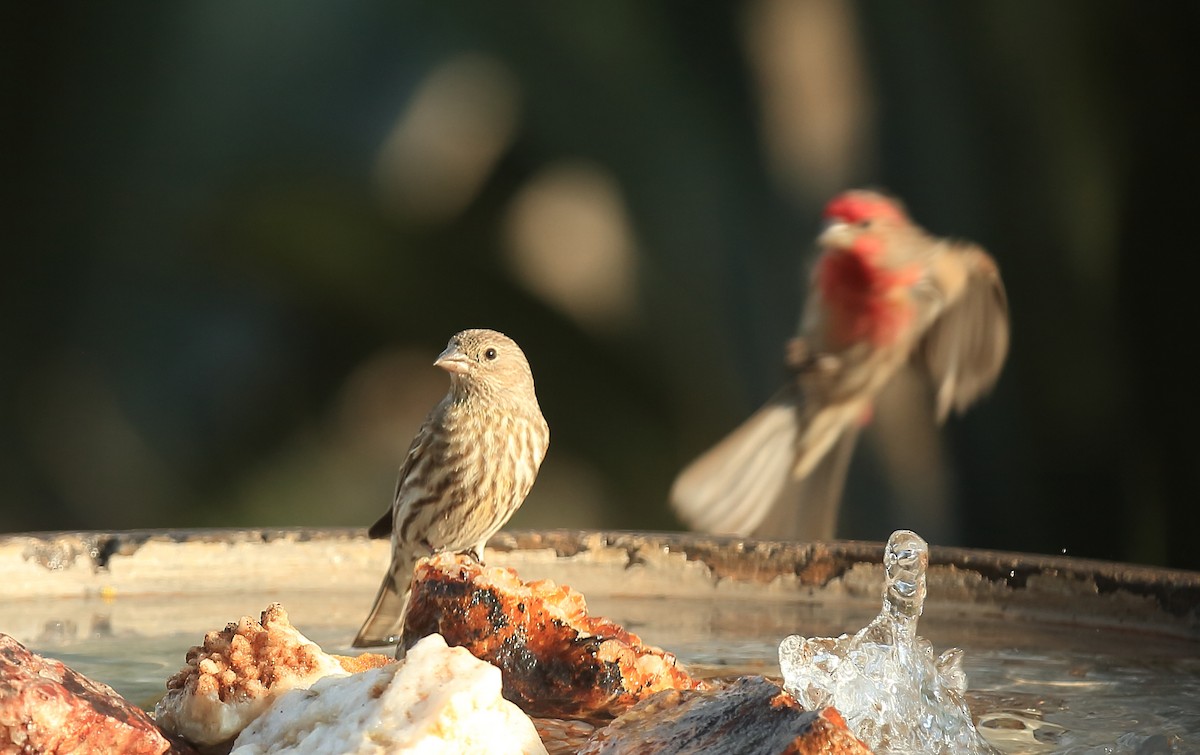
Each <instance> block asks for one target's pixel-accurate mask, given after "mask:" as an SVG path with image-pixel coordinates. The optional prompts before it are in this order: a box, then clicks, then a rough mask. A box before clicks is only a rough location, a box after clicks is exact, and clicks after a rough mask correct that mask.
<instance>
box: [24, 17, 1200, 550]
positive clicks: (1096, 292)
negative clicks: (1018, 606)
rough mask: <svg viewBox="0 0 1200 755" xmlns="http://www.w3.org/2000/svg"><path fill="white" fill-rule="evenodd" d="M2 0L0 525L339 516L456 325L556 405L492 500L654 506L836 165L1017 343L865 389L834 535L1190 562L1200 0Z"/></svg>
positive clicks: (749, 338)
mask: <svg viewBox="0 0 1200 755" xmlns="http://www.w3.org/2000/svg"><path fill="white" fill-rule="evenodd" d="M2 8H3V18H2V20H0V46H2V48H3V49H2V50H0V60H2V61H3V69H2V78H0V82H2V86H3V103H4V104H3V132H4V136H5V139H4V144H5V147H4V149H3V158H2V159H3V161H4V163H3V165H4V169H3V178H4V182H3V183H4V188H3V213H4V214H3V228H2V229H0V234H2V236H0V244H2V245H3V249H4V251H3V263H4V264H3V271H2V272H0V316H2V320H0V322H2V326H0V339H2V340H0V530H5V531H20V530H32V529H69V528H94V529H115V528H127V527H167V526H171V527H174V526H241V525H362V526H365V525H367V524H369V523H370V522H371V521H373V519H374V518H375V516H377V515H378V514H379V513H381V512H382V511H383V509H384V508H385V506H386V505H387V502H388V500H389V495H390V493H391V487H392V483H393V480H394V474H395V468H396V465H397V464H398V462H399V459H400V457H401V455H402V454H403V452H404V450H405V448H406V447H407V445H408V442H409V440H410V439H411V437H412V434H413V432H414V431H415V429H416V427H417V425H418V423H419V421H420V420H421V418H422V416H423V415H424V413H425V412H426V411H427V410H428V409H429V408H430V407H431V406H432V405H433V403H434V402H435V401H436V400H437V399H438V397H439V396H440V395H441V394H442V393H444V391H445V388H446V379H445V376H444V375H443V374H441V373H440V372H439V371H437V370H435V369H433V368H432V367H431V366H430V363H431V362H432V360H433V358H434V357H435V356H436V354H437V353H438V352H439V351H440V349H441V348H442V347H443V345H444V344H445V342H446V340H447V338H448V337H449V336H450V335H451V334H452V333H454V332H455V331H457V330H459V329H461V328H464V327H476V326H486V327H493V328H497V329H500V330H503V331H505V332H507V333H508V334H510V335H512V336H513V337H514V338H515V339H516V340H517V341H518V342H519V343H520V344H521V345H522V347H523V348H524V350H525V351H526V353H527V354H528V355H529V358H530V361H531V363H532V365H533V368H534V372H535V375H536V376H537V381H538V389H539V396H540V398H541V403H542V406H543V410H544V412H545V414H546V417H547V419H548V421H549V422H550V425H551V428H552V431H553V438H554V440H553V443H552V445H551V450H550V454H549V456H548V458H547V461H546V463H545V466H544V467H543V472H542V476H541V478H540V479H539V482H538V485H537V486H536V487H535V490H534V493H533V494H532V495H531V496H530V499H529V501H528V503H527V505H526V506H525V508H524V509H522V511H521V512H520V513H519V514H518V516H517V518H516V519H515V520H514V522H513V524H514V526H524V527H553V526H592V527H621V528H655V529H658V528H673V527H677V526H678V524H677V523H676V522H675V520H674V519H673V518H672V516H671V514H670V512H669V510H668V509H667V507H666V505H665V496H666V491H667V488H668V486H669V484H670V481H671V479H672V477H673V476H674V474H675V472H676V471H677V470H678V469H679V468H680V466H681V465H682V464H684V463H685V462H686V461H687V460H688V459H690V458H691V457H692V456H694V455H695V454H696V453H698V452H699V451H700V450H702V449H703V448H705V447H707V446H708V445H709V444H711V443H712V442H713V441H715V440H716V439H717V438H718V437H720V436H721V435H722V434H723V433H725V432H726V431H728V430H729V429H730V428H731V427H732V426H733V425H734V424H736V423H737V422H738V421H739V420H740V419H741V418H743V417H744V416H746V415H747V414H748V413H749V412H750V411H752V410H753V408H754V407H755V406H756V405H757V404H758V403H759V402H761V401H762V400H763V399H764V398H765V397H766V396H767V395H768V394H769V393H770V392H771V391H772V390H773V388H774V387H775V385H776V384H777V383H778V381H779V380H780V379H781V372H780V363H781V349H782V343H783V341H784V339H785V338H786V337H787V336H788V335H789V334H790V333H791V332H792V331H793V329H794V327H795V323H796V321H797V318H798V314H799V311H800V299H799V293H800V292H801V291H802V287H803V281H804V278H805V275H806V269H807V267H806V266H807V263H808V259H809V258H808V253H809V252H810V251H811V239H812V238H813V236H814V235H815V233H816V231H817V227H818V223H819V214H820V207H821V205H822V204H823V202H824V201H825V200H826V199H827V198H828V197H829V196H830V195H831V194H833V193H835V192H836V191H838V190H840V189H842V188H845V187H848V186H855V185H873V186H879V187H885V188H887V189H889V190H891V191H893V192H895V193H896V194H898V195H899V196H901V197H903V198H904V200H905V201H906V203H907V205H908V207H909V210H910V212H911V214H912V215H913V216H914V217H915V218H916V219H917V220H918V221H919V222H921V223H922V224H923V225H924V226H925V227H927V228H929V229H930V230H932V231H934V232H936V233H939V234H946V235H955V236H961V237H966V238H971V239H974V240H976V241H979V242H980V243H982V244H983V245H985V246H986V247H987V248H988V249H989V250H990V251H991V252H992V253H993V254H994V255H995V257H996V258H997V260H998V261H999V263H1000V265H1001V268H1002V271H1003V274H1004V277H1005V280H1006V282H1007V286H1008V293H1009V298H1010V303H1011V308H1012V318H1013V347H1012V353H1011V356H1010V359H1009V362H1008V364H1007V366H1006V369H1005V371H1004V374H1003V375H1002V377H1001V380H1000V383H999V385H998V387H997V389H996V391H995V392H994V393H993V394H992V395H991V396H990V397H988V398H987V399H986V400H985V401H984V402H983V403H982V404H980V405H979V406H977V407H975V408H974V409H973V410H972V411H970V412H969V413H968V414H967V415H966V416H965V417H962V418H958V419H953V420H951V421H950V422H949V423H948V424H947V425H946V426H945V427H944V428H942V429H941V430H938V429H936V428H935V427H934V425H933V423H932V421H931V420H930V419H929V416H930V415H929V411H928V406H927V402H926V396H925V395H924V394H923V393H922V392H921V390H920V387H919V386H917V387H916V388H915V389H914V388H912V387H911V386H908V387H907V388H905V387H903V386H902V387H901V388H898V389H897V390H896V391H893V392H892V394H891V395H890V396H889V397H886V398H885V400H884V401H883V402H882V403H881V407H880V411H879V416H878V421H877V422H876V424H875V426H874V427H873V429H872V432H871V433H869V434H868V436H867V437H866V438H865V442H864V443H863V445H862V447H861V448H860V453H859V454H858V455H857V457H856V460H855V464H854V466H853V468H852V471H851V481H850V485H849V489H848V492H847V500H846V505H845V507H844V509H843V520H842V527H841V532H842V534H844V535H845V536H848V537H856V538H869V539H876V540H880V539H885V538H886V537H887V535H888V534H889V532H890V531H891V530H892V529H895V528H897V527H901V526H905V527H912V528H914V529H916V530H917V531H918V532H920V533H921V534H924V535H925V536H926V537H927V538H928V539H929V540H930V541H931V542H934V543H939V544H960V545H967V546H973V547H986V548H1000V549H1007V550H1020V551H1029V552H1036V553H1063V552H1065V553H1067V554H1068V555H1072V556H1091V557H1100V558H1109V559H1120V560H1128V561H1137V562H1146V563H1159V564H1170V565H1174V566H1180V567H1188V568H1200V547H1197V545H1196V541H1197V539H1200V513H1198V511H1200V500H1198V493H1200V484H1198V483H1200V480H1198V479H1197V477H1198V475H1197V470H1198V468H1200V465H1198V462H1200V456H1198V453H1197V452H1198V450H1200V443H1198V442H1197V439H1196V430H1195V428H1196V420H1197V411H1196V403H1195V398H1194V395H1195V383H1196V379H1195V374H1196V366H1195V359H1196V355H1197V350H1196V347H1195V342H1196V327H1195V322H1196V318H1195V315H1194V312H1195V308H1196V304H1197V302H1196V300H1197V298H1198V297H1197V295H1196V283H1195V281H1196V277H1195V273H1196V263H1195V258H1196V255H1197V253H1198V251H1197V249H1196V248H1195V244H1194V242H1193V241H1192V240H1191V239H1189V238H1188V236H1187V234H1188V233H1189V231H1188V230H1187V228H1189V227H1190V226H1191V223H1192V222H1193V219H1194V216H1195V214H1196V213H1195V206H1196V199H1197V192H1196V190H1195V186H1196V181H1195V174H1196V171H1197V168H1200V159H1198V150H1197V138H1198V134H1200V122H1198V119H1197V105H1196V99H1197V97H1196V93H1197V91H1198V89H1197V76H1196V74H1195V71H1197V70H1200V68H1198V64H1200V60H1198V59H1197V58H1200V54H1198V50H1200V45H1198V44H1197V31H1198V29H1200V25H1198V24H1197V21H1198V20H1200V19H1198V16H1200V11H1198V8H1200V6H1197V5H1195V4H1193V3H1187V2H1177V3H1165V2H1164V3H1150V2H1145V3H1135V2H1128V3H1112V2H1093V1H1091V0H1077V1H1076V2H1055V3H1044V2H1035V1H1033V0H1029V1H1012V0H993V1H991V2H976V3H957V2H927V3H904V4H898V3H891V2H886V1H885V0H880V1H879V2H862V3H850V4H843V3H836V2H797V3H791V2H787V1H786V0H756V1H755V2H750V3H740V4H738V3H732V4H726V3H690V2H667V3H649V2H645V1H644V0H608V1H607V2H598V3H527V2H505V3H483V2H480V3H454V2H446V3H433V2H431V3H405V2H383V1H382V0H380V1H379V2H358V3H355V2H350V3H346V2H341V1H340V0H339V2H328V1H327V2H313V3H291V2H270V3H239V2H214V3H204V4H200V3H195V4H192V3H170V4H168V3H161V4H145V5H117V4H78V5H58V4H52V3H5V4H4V5H3V6H2Z"/></svg>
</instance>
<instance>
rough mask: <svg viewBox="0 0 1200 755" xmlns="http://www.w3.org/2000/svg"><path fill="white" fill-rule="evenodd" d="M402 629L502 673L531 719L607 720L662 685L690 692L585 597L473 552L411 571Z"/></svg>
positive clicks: (660, 654) (663, 655)
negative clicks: (434, 637)
mask: <svg viewBox="0 0 1200 755" xmlns="http://www.w3.org/2000/svg"><path fill="white" fill-rule="evenodd" d="M406 627H407V632H406V636H407V637H411V638H420V637H424V636H425V635H428V634H432V633H434V632H437V633H439V634H441V635H442V636H443V637H444V638H445V639H446V642H447V643H448V644H450V645H459V646H462V647H465V648H467V649H468V650H470V651H471V653H472V655H474V656H475V657H476V658H481V659H483V660H485V661H488V662H489V663H491V664H493V665H495V666H498V667H499V668H500V669H501V670H502V671H503V672H504V696H505V697H507V698H508V699H509V700H512V701H513V702H515V703H516V704H517V705H519V706H520V707H521V709H522V710H524V711H525V712H526V713H528V714H529V715H531V716H541V717H555V718H582V719H596V720H599V719H605V718H612V717H614V716H617V715H619V714H620V713H621V712H622V711H624V710H626V709H627V708H629V707H630V706H632V705H633V704H635V703H637V702H638V701H639V700H641V699H643V698H645V697H648V696H650V695H652V694H654V693H655V692H658V691H660V690H665V689H696V688H702V687H704V686H705V684H704V682H702V681H700V680H698V679H693V678H692V677H691V676H690V675H689V674H688V673H687V671H685V670H684V669H683V668H682V667H681V666H679V665H678V663H677V662H676V660H675V656H674V655H672V654H671V653H667V652H665V651H663V650H660V649H659V648H656V647H652V646H649V645H645V644H643V643H642V641H641V639H640V638H638V636H637V635H635V634H632V633H630V632H627V631H625V630H624V629H623V628H621V627H620V626H618V625H617V624H615V623H613V622H612V621H609V620H608V619H604V618H599V617H594V616H589V615H588V613H587V604H586V603H585V602H584V599H583V596H582V595H581V594H579V593H578V592H576V591H574V590H572V589H571V588H570V587H566V586H561V587H560V586H558V585H556V584H554V583H553V582H551V581H549V580H539V581H535V582H528V583H526V582H522V581H521V580H520V578H518V577H517V574H516V572H514V571H513V570H511V569H504V568H500V567H485V566H482V565H481V564H479V563H478V562H476V561H475V560H474V559H472V558H470V557H469V556H460V555H454V554H449V553H445V554H439V555H436V556H433V557H431V558H429V559H423V560H422V561H421V562H420V563H418V565H417V568H416V578H415V584H414V586H413V595H412V599H411V602H410V603H409V610H408V616H407V620H406Z"/></svg>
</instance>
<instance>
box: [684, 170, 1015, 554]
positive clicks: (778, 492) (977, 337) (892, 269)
mask: <svg viewBox="0 0 1200 755" xmlns="http://www.w3.org/2000/svg"><path fill="white" fill-rule="evenodd" d="M825 219H826V221H827V226H826V228H825V229H824V231H823V232H822V233H821V235H820V237H819V238H818V240H817V244H818V247H819V248H820V255H819V256H818V258H817V261H816V265H815V267H814V270H813V276H812V282H811V285H810V288H809V295H808V301H807V304H806V308H805V313H804V316H803V318H802V320H801V324H800V332H799V335H798V336H797V337H796V338H794V339H792V341H791V342H790V343H789V344H788V348H787V355H786V358H785V363H786V365H787V368H788V370H789V372H790V374H791V378H790V379H789V381H788V382H787V384H786V385H785V386H784V387H783V388H782V389H781V390H780V391H779V392H778V393H777V394H776V395H775V396H774V397H772V398H771V400H770V401H768V402H767V404H766V405H765V406H763V407H762V408H761V409H759V410H758V411H757V412H755V413H754V414H753V415H751V417H750V418H749V419H747V420H746V421H745V422H743V423H742V425H741V426H739V427H738V428H737V429H735V430H734V431H733V432H732V433H730V434H729V435H728V436H727V437H726V438H724V439H723V440H721V441H720V442H719V443H718V444H717V445H716V446H714V447H713V448H711V449H709V450H708V451H706V452H705V453H704V454H702V455H701V456H700V457H699V458H697V459H696V460H695V461H693V462H692V463H691V464H690V465H689V466H688V467H686V468H685V469H684V470H683V471H682V472H680V474H679V476H678V477H676V479H675V482H674V485H673V486H672V488H671V503H672V505H673V507H674V508H675V510H676V512H677V513H678V514H679V515H680V517H681V518H682V519H683V521H684V522H685V523H687V524H688V526H690V527H691V528H692V529H697V530H703V531H707V532H718V533H731V534H740V535H751V534H754V535H759V536H767V537H784V538H795V539H806V540H807V539H827V538H830V537H832V536H833V535H834V530H835V528H836V525H837V510H838V505H839V503H840V499H841V493H842V487H843V485H844V482H845V475H846V470H847V467H848V465H849V461H850V455H851V453H852V452H853V448H854V443H855V440H856V438H857V435H858V430H859V427H860V426H861V425H862V424H863V423H864V422H865V421H866V420H867V419H868V418H869V417H870V414H871V410H872V404H873V403H874V401H875V397H876V396H877V395H878V394H879V392H880V391H881V390H882V389H883V387H884V386H885V385H886V384H887V383H888V381H890V380H891V379H892V378H893V377H894V376H895V374H896V373H897V371H899V370H900V369H901V368H903V367H904V366H905V365H906V364H909V363H910V362H912V363H915V364H916V365H917V366H919V367H921V368H922V369H924V370H925V372H926V373H927V375H928V376H929V379H930V381H931V382H932V384H933V387H934V392H935V399H936V413H937V419H938V421H939V422H940V421H942V420H944V419H945V418H946V416H947V415H948V414H949V412H950V410H951V409H953V410H955V411H957V412H962V411H964V410H965V409H966V408H967V407H968V406H970V405H971V403H973V402H974V401H975V400H976V399H977V398H978V397H979V396H980V395H982V394H983V393H985V392H986V391H987V390H989V389H990V388H991V387H992V385H993V383H995V381H996V378H997V377H998V376H999V374H1000V369H1001V367H1002V366H1003V364H1004V359H1005V356H1006V355H1007V353H1008V340H1009V324H1008V302H1007V299H1006V297H1005V293H1004V285H1003V283H1002V282H1001V280H1000V273H999V270H998V269H997V267H996V263H995V261H994V260H993V259H992V258H991V257H990V256H988V254H987V253H986V252H984V251H983V250H982V249H981V248H979V247H978V246H975V245H974V244H970V243H965V242H956V241H949V240H946V239H940V238H936V237H934V236H931V235H929V234H928V233H926V232H925V231H924V230H922V229H921V228H920V227H918V226H917V225H916V224H915V223H913V222H912V221H911V220H910V219H909V217H908V215H907V214H906V213H905V211H904V210H903V208H902V207H901V206H900V205H899V204H898V203H897V202H896V201H894V200H892V199H891V198H889V197H886V196H884V195H882V194H879V193H876V192H873V191H848V192H845V193H843V194H840V195H838V196H837V197H835V198H834V199H833V200H831V201H830V202H829V204H828V205H827V206H826V208H825Z"/></svg>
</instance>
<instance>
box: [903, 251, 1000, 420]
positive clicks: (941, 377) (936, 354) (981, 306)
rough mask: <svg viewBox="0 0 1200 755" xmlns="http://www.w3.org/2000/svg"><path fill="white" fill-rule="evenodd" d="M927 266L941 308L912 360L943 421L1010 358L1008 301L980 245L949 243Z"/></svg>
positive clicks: (990, 382) (982, 388)
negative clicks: (927, 381)
mask: <svg viewBox="0 0 1200 755" xmlns="http://www.w3.org/2000/svg"><path fill="white" fill-rule="evenodd" d="M931 264H932V270H931V276H930V281H931V283H932V284H933V286H934V288H936V289H937V292H938V295H939V296H940V297H942V299H943V302H942V303H943V307H942V309H941V312H940V313H939V315H938V316H937V317H935V319H934V320H933V322H932V323H930V325H929V327H928V329H927V330H926V332H925V335H924V337H923V338H922V341H921V344H920V345H919V347H918V348H917V351H916V355H917V356H916V360H917V361H918V362H920V363H923V364H924V365H925V367H926V369H927V370H928V371H929V375H930V377H931V378H932V380H933V384H934V387H935V390H936V392H937V417H938V421H939V422H941V421H943V420H945V419H946V416H947V415H948V414H949V413H950V410H951V409H954V410H955V411H956V412H959V413H961V412H963V411H964V410H965V409H966V408H967V407H968V406H970V405H971V404H972V403H973V402H974V401H975V400H976V399H977V398H979V397H980V396H981V395H982V394H984V393H986V392H987V391H988V390H989V389H990V388H991V387H992V385H993V384H994V383H995V382H996V378H997V377H999V375H1000V369H1001V367H1003V365H1004V359H1005V357H1006V356H1007V355H1008V341H1009V323H1008V297H1007V296H1006V295H1005V293H1004V283H1003V282H1002V281H1001V280H1000V270H999V269H998V268H997V267H996V262H995V260H993V259H992V258H991V257H990V256H989V255H988V254H987V252H985V251H983V249H981V248H979V247H978V246H974V245H971V244H956V245H952V246H950V247H949V248H948V249H946V250H945V252H944V253H942V254H939V255H936V257H935V258H934V260H933V261H932V263H931Z"/></svg>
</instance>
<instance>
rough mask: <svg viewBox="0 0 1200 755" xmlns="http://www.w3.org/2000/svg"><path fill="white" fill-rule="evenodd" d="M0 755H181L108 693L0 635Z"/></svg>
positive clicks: (150, 723) (135, 710) (141, 715)
mask: <svg viewBox="0 0 1200 755" xmlns="http://www.w3.org/2000/svg"><path fill="white" fill-rule="evenodd" d="M0 752H5V753H39V754H42V755H57V754H60V753H61V754H62V755H65V754H66V753H72V755H109V754H110V753H128V754H129V755H164V753H174V754H176V755H184V754H185V753H192V752H193V750H192V749H191V748H190V747H188V746H186V745H184V744H180V743H178V742H174V741H172V740H171V739H169V738H168V737H167V736H166V735H165V734H164V733H163V732H162V731H160V730H159V728H158V726H157V725H155V723H154V720H153V719H151V718H150V716H149V715H148V714H147V713H146V712H145V711H143V710H142V709H141V708H139V707H137V706H136V705H133V704H132V703H130V702H128V701H126V700H125V699H124V698H123V697H121V696H120V695H118V694H117V693H116V692H115V691H114V690H113V689H112V688H111V687H109V686H108V685H106V684H101V683H100V682H96V681H92V680H91V679H89V678H87V677H86V676H83V675H82V674H79V673H77V672H75V671H74V670H72V669H70V668H68V667H67V666H65V665H63V664H62V663H61V662H59V661H56V660H52V659H48V658H43V657H41V656H39V655H37V654H36V653H33V652H30V651H29V650H28V649H27V648H26V647H25V646H24V645H22V644H21V643H19V642H17V641H16V640H14V639H13V638H12V637H9V636H8V635H6V634H2V633H0Z"/></svg>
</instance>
